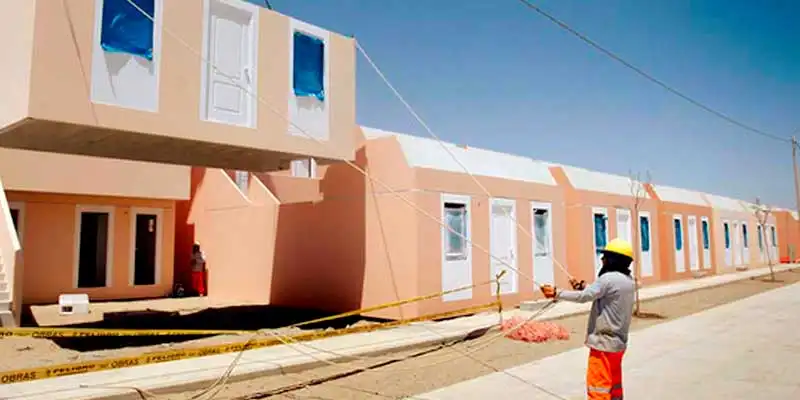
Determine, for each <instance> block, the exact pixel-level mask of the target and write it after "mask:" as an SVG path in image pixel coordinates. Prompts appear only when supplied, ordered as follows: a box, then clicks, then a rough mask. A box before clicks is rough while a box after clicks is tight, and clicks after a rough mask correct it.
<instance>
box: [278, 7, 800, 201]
mask: <svg viewBox="0 0 800 400" xmlns="http://www.w3.org/2000/svg"><path fill="white" fill-rule="evenodd" d="M271 3H272V6H273V7H274V8H275V9H276V10H277V11H279V12H282V13H284V14H288V15H291V16H293V17H296V18H299V19H302V20H305V21H308V22H311V23H313V24H315V25H319V26H322V27H324V28H327V29H330V30H332V31H336V32H339V33H343V34H348V35H355V36H356V37H357V38H358V40H359V42H360V43H361V44H362V46H364V48H365V49H366V51H367V52H368V53H369V54H370V56H371V57H372V58H373V60H375V62H376V63H377V64H378V65H379V66H380V67H381V68H382V70H383V71H384V73H385V74H386V75H387V76H388V78H389V79H390V80H391V81H392V83H393V84H394V85H395V86H396V87H397V88H398V90H399V91H400V92H401V93H402V94H403V95H404V96H405V97H406V99H407V100H408V101H409V102H410V103H411V104H412V106H414V108H415V109H416V110H417V112H418V113H419V114H420V115H421V116H422V117H423V118H424V119H425V120H426V121H427V122H428V124H429V125H430V126H431V127H432V129H433V131H434V132H435V133H436V134H437V135H438V136H440V137H442V138H443V139H444V140H447V141H451V142H455V143H463V144H469V145H471V146H476V147H483V148H488V149H492V150H497V151H503V152H508V153H514V154H519V155H524V156H529V157H533V158H537V159H541V160H547V161H552V162H558V163H565V164H570V165H575V166H580V167H585V168H590V169H593V170H597V171H603V172H610V173H619V174H626V173H627V171H628V170H634V171H645V170H649V171H650V173H651V174H652V177H653V181H654V182H656V183H662V184H668V185H673V186H679V187H684V188H687V189H698V190H703V191H707V192H711V193H715V194H721V195H727V196H732V197H736V198H740V199H743V200H750V201H752V200H753V199H754V198H755V197H756V196H760V197H761V198H762V200H764V201H765V202H769V203H772V204H776V205H779V206H783V207H792V206H794V203H795V202H794V189H793V178H792V169H791V147H790V146H789V145H788V144H784V143H779V142H775V141H772V140H769V139H765V138H763V137H760V136H757V135H754V134H751V133H748V132H746V131H744V130H743V129H742V128H739V127H736V126H733V125H731V124H730V123H728V122H725V121H723V120H720V119H718V118H717V117H715V116H713V115H711V114H708V113H707V112H705V111H703V110H700V109H698V108H697V107H695V106H693V105H691V104H689V103H687V102H685V101H684V100H682V99H680V98H678V97H676V96H675V95H673V94H670V93H668V92H666V91H665V90H663V89H662V88H660V87H658V86H656V85H654V84H653V83H651V82H649V81H647V80H645V79H643V78H642V77H640V76H638V75H636V74H635V73H633V72H632V71H630V70H628V69H626V68H624V67H623V66H621V65H620V64H618V63H616V62H615V61H612V60H611V59H609V58H607V57H606V56H605V55H602V54H600V53H598V52H597V51H595V50H594V49H592V48H591V47H589V46H588V45H586V44H585V43H583V42H581V41H579V40H578V39H577V38H575V37H574V36H572V35H570V34H568V33H567V32H565V31H563V30H561V29H560V28H558V27H557V26H556V25H554V24H552V23H551V22H549V21H547V20H545V19H544V18H542V17H541V16H539V15H538V14H536V13H534V12H532V11H530V10H528V9H527V8H525V7H524V6H523V5H522V4H521V3H520V2H519V1H517V0H459V1H456V0H271ZM535 4H537V5H539V6H540V7H542V8H543V9H545V10H546V11H548V12H550V13H552V14H553V15H555V16H556V17H557V18H560V19H562V20H563V21H565V22H567V23H568V24H570V25H571V26H573V27H574V28H575V29H577V30H578V31H581V32H582V33H584V34H586V35H587V36H589V37H591V38H592V39H594V40H595V41H597V42H599V43H600V44H602V45H603V46H605V47H606V48H609V49H611V50H613V51H614V52H616V53H617V54H619V55H621V56H622V57H623V58H625V59H626V60H628V61H629V62H631V63H633V64H634V65H637V66H639V67H640V68H642V69H644V70H646V71H648V72H650V73H651V74H653V75H654V76H656V77H657V78H659V79H661V80H663V81H665V82H667V83H669V84H670V85H672V86H674V87H676V88H677V89H678V90H681V91H682V92H684V93H686V94H688V95H690V96H692V97H694V98H695V99H697V100H699V101H701V102H703V103H705V104H707V105H709V106H711V107H713V108H716V109H718V110H720V111H722V112H724V113H726V114H728V115H731V116H733V117H735V118H736V119H738V120H740V121H742V122H744V123H746V124H749V125H751V126H755V127H757V128H759V129H762V130H765V131H768V132H771V133H774V134H776V135H780V136H790V135H791V134H792V133H793V132H795V131H796V130H798V129H800V24H797V23H796V16H797V15H800V2H797V1H792V0H784V1H780V0H765V1H763V2H752V1H744V0H732V1H721V0H702V1H701V0H694V1H690V0H669V1H641V0H640V1H634V0H604V1H580V0H542V1H538V2H535ZM357 75H358V76H357V82H358V92H357V93H358V116H357V118H358V122H359V123H360V124H363V125H367V126H372V127H377V128H383V129H389V130H395V131H400V132H407V133H412V134H417V135H421V136H427V134H426V132H425V131H424V130H423V129H422V128H421V127H420V126H419V125H418V124H417V123H416V121H415V120H414V119H413V118H412V116H411V115H410V114H409V113H408V112H406V111H405V109H404V108H403V106H402V104H401V103H400V102H399V101H398V100H397V99H396V98H394V97H393V95H392V93H391V92H390V91H389V89H388V88H386V87H385V86H384V85H383V83H382V82H381V81H380V80H379V78H378V76H377V75H376V74H375V73H374V72H373V71H372V70H371V69H370V68H369V66H368V64H367V63H366V62H365V61H364V60H363V58H361V57H359V60H358V72H357Z"/></svg>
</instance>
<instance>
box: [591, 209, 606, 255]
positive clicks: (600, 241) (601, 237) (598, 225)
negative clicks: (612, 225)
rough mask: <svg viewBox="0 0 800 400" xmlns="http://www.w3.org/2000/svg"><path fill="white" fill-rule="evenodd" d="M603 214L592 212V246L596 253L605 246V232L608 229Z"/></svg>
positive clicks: (600, 251)
mask: <svg viewBox="0 0 800 400" xmlns="http://www.w3.org/2000/svg"><path fill="white" fill-rule="evenodd" d="M607 220H608V218H606V215H605V214H600V213H596V214H594V247H595V251H596V252H597V254H600V253H602V252H603V249H605V248H606V240H607V237H608V236H607V234H606V230H607V229H608V227H607V224H606V221H607Z"/></svg>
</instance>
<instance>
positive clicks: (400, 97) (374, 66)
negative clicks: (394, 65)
mask: <svg viewBox="0 0 800 400" xmlns="http://www.w3.org/2000/svg"><path fill="white" fill-rule="evenodd" d="M354 42H355V44H356V48H357V49H358V51H359V52H360V53H361V55H362V56H364V58H365V59H366V60H367V62H368V63H369V65H370V66H371V67H372V69H373V70H374V71H375V73H377V74H378V76H379V77H380V78H381V80H383V82H384V83H385V84H386V86H387V87H388V88H389V90H391V91H392V93H394V95H395V97H397V99H398V100H400V102H401V103H403V106H405V108H406V110H408V112H409V113H410V114H411V116H413V117H414V119H416V120H417V122H419V124H420V125H422V127H423V128H424V129H425V131H427V132H428V135H430V136H431V137H432V138H433V139H435V140H436V142H438V143H439V145H440V146H441V147H442V148H443V149H444V150H445V151H446V152H447V154H449V155H450V157H451V158H452V159H453V161H455V162H456V163H457V164H458V165H459V166H460V167H461V169H463V170H464V172H465V173H466V174H467V175H469V176H470V178H472V180H473V181H474V182H475V184H476V185H478V187H479V188H480V189H481V190H483V193H484V194H485V195H486V196H487V197H489V198H492V197H493V196H492V194H491V193H490V192H489V190H488V189H486V187H485V186H483V184H481V182H480V181H479V180H478V178H477V177H475V175H474V174H473V173H472V172H471V171H470V170H469V168H467V166H466V165H464V163H462V162H461V160H459V159H458V157H457V156H456V155H455V154H454V153H453V152H452V151H451V150H450V149H449V148H448V147H447V145H445V143H444V142H443V141H442V140H441V139H440V138H439V136H437V135H436V134H435V133H433V130H432V129H431V128H430V126H428V124H427V123H426V122H425V121H424V120H423V119H422V117H420V116H419V114H417V112H416V111H414V108H413V107H411V104H409V103H408V102H407V101H406V99H405V98H403V95H401V94H400V92H399V91H397V89H396V88H395V87H394V85H392V83H391V82H389V79H388V78H386V75H384V74H383V71H381V69H380V68H379V67H378V65H377V64H375V62H374V61H372V58H371V57H370V56H369V54H367V52H366V50H364V48H363V47H361V44H360V43H359V42H358V40H354ZM502 208H503V212H504V213H505V215H506V217H509V218H511V220H512V221H514V223H515V224H516V225H517V227H519V228H520V229H522V232H524V233H525V234H526V235H528V238H530V240H531V243H533V241H534V240H535V238H534V237H533V234H532V233H531V232H530V231H529V230H528V229H527V228H526V227H525V226H523V225H522V224H520V223H519V221H517V219H516V218H515V217H514V216H512V215H511V213H510V212H509V211H508V210H506V208H505V207H502ZM547 257H548V258H550V259H551V260H552V261H553V263H554V264H556V265H557V266H558V268H560V269H561V270H562V271H564V273H565V274H566V275H567V277H568V278H572V277H573V276H572V274H570V273H569V271H567V268H566V267H564V265H562V264H561V263H560V262H558V260H557V259H556V258H555V257H554V256H553V254H552V253H550V252H548V254H547Z"/></svg>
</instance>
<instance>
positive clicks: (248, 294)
mask: <svg viewBox="0 0 800 400" xmlns="http://www.w3.org/2000/svg"><path fill="white" fill-rule="evenodd" d="M277 218H278V200H277V199H276V198H275V197H274V196H272V194H271V193H270V192H269V191H268V190H267V188H266V187H265V186H264V185H263V184H261V182H260V181H259V180H258V179H253V178H251V179H249V184H248V193H247V194H245V193H242V192H241V191H240V190H239V188H238V187H237V186H236V184H235V183H234V182H233V180H231V178H230V176H228V174H227V173H226V172H225V171H222V170H218V169H209V170H206V171H205V173H204V176H203V177H202V181H201V182H199V185H198V188H197V192H196V195H195V198H194V200H193V203H192V205H191V210H190V212H189V217H188V222H189V224H191V225H193V230H194V238H195V240H197V241H198V242H200V246H201V248H202V250H203V253H204V254H205V257H206V268H207V270H208V288H207V290H208V298H209V300H210V301H211V302H212V304H215V305H229V304H248V303H255V304H266V303H269V301H270V295H271V290H272V284H271V282H272V270H273V268H272V266H273V259H274V257H275V240H276V226H277V223H278V221H277ZM182 241H183V242H187V240H182Z"/></svg>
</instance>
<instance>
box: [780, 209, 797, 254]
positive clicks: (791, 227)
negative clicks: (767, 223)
mask: <svg viewBox="0 0 800 400" xmlns="http://www.w3.org/2000/svg"><path fill="white" fill-rule="evenodd" d="M773 213H774V215H775V229H777V235H778V250H779V254H778V255H779V257H780V259H782V260H785V259H790V258H789V257H790V250H789V249H790V246H793V248H794V252H793V254H791V255H793V256H794V258H795V259H796V258H798V257H800V253H798V250H800V240H798V239H800V223H798V221H797V220H796V219H794V217H793V216H792V213H791V212H790V211H782V210H780V211H773ZM792 261H793V260H792Z"/></svg>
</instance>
